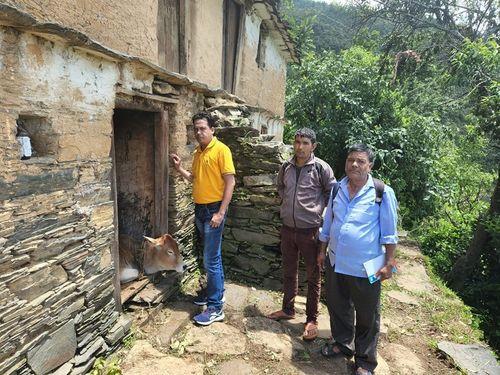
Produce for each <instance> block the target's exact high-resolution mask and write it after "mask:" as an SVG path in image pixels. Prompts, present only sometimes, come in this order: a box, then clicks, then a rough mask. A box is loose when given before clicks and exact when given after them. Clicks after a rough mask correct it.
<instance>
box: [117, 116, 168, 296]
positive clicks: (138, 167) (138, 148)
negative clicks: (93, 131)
mask: <svg viewBox="0 0 500 375" xmlns="http://www.w3.org/2000/svg"><path fill="white" fill-rule="evenodd" d="M167 157H168V115H167V112H166V111H164V110H159V111H158V112H156V111H155V112H152V111H147V110H144V111H142V110H135V109H134V110H132V109H126V108H118V109H115V112H114V115H113V153H112V158H113V168H114V177H113V189H114V196H115V230H116V235H115V238H116V243H115V246H114V247H115V249H114V251H113V254H114V264H115V269H116V270H117V272H116V281H115V288H117V289H118V292H117V295H116V298H117V300H118V299H120V300H121V303H123V302H124V300H126V299H127V298H130V296H131V294H130V293H129V292H128V291H127V290H126V289H127V288H125V289H123V290H122V288H120V281H119V269H120V268H119V259H120V258H121V255H122V254H121V253H120V252H121V251H122V250H121V249H122V246H120V245H123V244H120V243H119V242H118V241H119V239H120V238H125V239H126V241H127V243H128V244H127V247H129V248H130V243H132V244H133V245H134V246H133V247H134V258H135V261H136V264H137V265H138V266H139V267H142V263H143V254H142V246H141V244H142V242H143V238H144V236H148V237H157V236H159V235H161V234H164V233H166V232H167V228H168V221H167V218H168V213H167V209H168V158H167ZM141 285H145V282H144V281H143V282H142V284H141ZM134 288H135V289H137V287H133V288H132V289H134ZM129 289H130V288H129ZM120 291H121V297H120ZM124 295H126V296H124Z"/></svg>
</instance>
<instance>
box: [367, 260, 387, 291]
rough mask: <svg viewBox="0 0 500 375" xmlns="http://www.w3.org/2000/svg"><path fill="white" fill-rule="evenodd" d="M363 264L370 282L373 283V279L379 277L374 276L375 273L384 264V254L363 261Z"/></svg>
mask: <svg viewBox="0 0 500 375" xmlns="http://www.w3.org/2000/svg"><path fill="white" fill-rule="evenodd" d="M363 266H364V267H365V271H366V274H367V275H368V280H369V281H370V284H373V283H374V282H375V281H377V280H379V279H380V277H377V276H375V274H376V273H377V272H378V271H380V269H381V268H382V267H384V266H385V254H381V255H379V256H378V257H376V258H373V259H371V260H368V261H366V262H364V263H363Z"/></svg>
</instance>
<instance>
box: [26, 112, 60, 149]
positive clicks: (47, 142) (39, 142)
mask: <svg viewBox="0 0 500 375" xmlns="http://www.w3.org/2000/svg"><path fill="white" fill-rule="evenodd" d="M16 123H17V129H16V138H17V141H18V142H19V148H20V150H19V151H20V155H19V157H20V159H29V158H32V157H35V158H36V157H46V156H47V157H50V156H55V155H56V154H57V149H58V137H57V134H55V132H54V130H53V128H52V123H51V122H50V120H49V119H48V118H47V117H42V116H35V115H20V116H19V117H18V118H17V120H16Z"/></svg>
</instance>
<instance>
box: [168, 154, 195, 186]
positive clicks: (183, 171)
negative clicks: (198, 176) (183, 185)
mask: <svg viewBox="0 0 500 375" xmlns="http://www.w3.org/2000/svg"><path fill="white" fill-rule="evenodd" d="M170 159H171V160H172V163H173V164H174V168H175V170H176V171H177V172H179V173H180V174H181V176H182V177H184V178H185V179H186V180H188V181H189V182H193V174H192V173H191V172H189V171H188V170H186V169H184V168H183V167H182V165H181V164H182V161H181V158H180V157H179V156H178V155H177V154H170Z"/></svg>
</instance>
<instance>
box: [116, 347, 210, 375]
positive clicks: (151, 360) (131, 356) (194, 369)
mask: <svg viewBox="0 0 500 375" xmlns="http://www.w3.org/2000/svg"><path fill="white" fill-rule="evenodd" d="M121 369H122V373H123V375H152V374H155V375H156V374H158V375H167V374H176V375H203V365H202V364H200V363H194V362H192V361H190V360H187V359H183V358H178V357H173V356H168V355H165V354H163V353H161V352H159V351H158V350H156V349H155V348H153V346H152V345H151V344H150V343H149V342H147V341H146V340H138V341H136V343H135V345H134V346H133V347H132V349H131V350H130V352H129V353H128V354H127V356H126V357H125V359H124V361H123V363H122V365H121Z"/></svg>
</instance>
